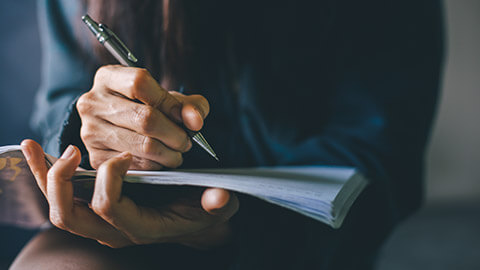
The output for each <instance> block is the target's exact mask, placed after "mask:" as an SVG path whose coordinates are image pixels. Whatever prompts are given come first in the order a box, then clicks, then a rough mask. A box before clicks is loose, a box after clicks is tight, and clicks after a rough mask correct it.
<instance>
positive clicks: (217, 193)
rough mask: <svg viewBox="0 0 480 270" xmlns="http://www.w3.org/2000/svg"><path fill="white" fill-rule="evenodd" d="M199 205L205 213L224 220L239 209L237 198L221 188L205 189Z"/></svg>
mask: <svg viewBox="0 0 480 270" xmlns="http://www.w3.org/2000/svg"><path fill="white" fill-rule="evenodd" d="M201 203H202V208H203V209H204V210H205V211H206V212H207V213H209V214H211V215H214V216H219V217H221V218H223V219H225V220H228V219H229V218H231V217H232V216H233V215H234V214H235V213H236V212H237V211H238V207H239V202H238V198H237V196H236V195H235V194H234V193H232V192H229V191H227V190H225V189H221V188H207V189H206V190H205V191H204V192H203V195H202V200H201Z"/></svg>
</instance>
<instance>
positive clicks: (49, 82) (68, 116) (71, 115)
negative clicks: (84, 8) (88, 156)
mask: <svg viewBox="0 0 480 270" xmlns="http://www.w3.org/2000/svg"><path fill="white" fill-rule="evenodd" d="M80 2H81V1H75V0H40V1H38V2H37V3H38V17H39V27H40V35H41V43H42V55H43V59H42V68H41V73H42V76H41V86H40V89H39V91H38V93H37V96H36V99H35V105H34V111H33V117H32V120H31V125H32V127H33V129H34V130H35V131H36V132H37V133H38V134H40V135H41V136H42V138H43V142H42V144H43V146H44V149H45V151H46V152H47V153H49V154H52V155H54V156H59V154H60V153H61V152H62V151H63V150H64V148H66V146H68V144H74V145H77V146H79V147H80V148H81V149H83V147H82V146H83V144H82V142H81V140H80V136H79V133H80V125H81V124H80V118H79V117H78V113H77V112H76V109H75V105H74V104H75V101H76V100H77V98H78V97H79V96H80V95H81V94H82V93H84V92H86V91H88V89H90V87H91V78H92V77H93V74H94V70H93V69H92V66H93V65H92V62H91V61H92V60H91V59H92V58H91V57H88V56H86V55H87V53H86V49H85V48H86V46H84V45H86V44H83V43H82V42H88V41H89V39H88V38H82V33H83V32H82V31H81V30H82V29H83V28H80V26H81V25H80V23H77V21H80V17H81V6H80Z"/></svg>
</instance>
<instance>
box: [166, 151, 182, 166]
mask: <svg viewBox="0 0 480 270" xmlns="http://www.w3.org/2000/svg"><path fill="white" fill-rule="evenodd" d="M182 164H183V156H182V154H180V153H178V152H177V153H175V155H174V157H173V158H172V159H169V160H167V161H166V162H165V166H167V167H169V168H178V167H180V166H181V165H182Z"/></svg>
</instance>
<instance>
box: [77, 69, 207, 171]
mask: <svg viewBox="0 0 480 270" xmlns="http://www.w3.org/2000/svg"><path fill="white" fill-rule="evenodd" d="M77 110H78V113H79V115H80V118H81V120H82V128H81V131H80V135H81V138H82V141H83V142H84V144H85V146H86V148H87V150H88V153H89V156H90V163H91V165H92V167H93V168H95V169H98V167H99V166H100V164H102V163H103V162H104V161H106V160H107V159H109V158H111V157H113V156H115V155H118V154H119V153H121V152H125V151H128V152H130V153H132V155H133V162H132V163H131V164H130V169H138V170H160V169H161V168H162V167H163V166H165V167H169V168H176V167H178V166H180V165H181V164H182V161H183V159H182V153H184V152H186V151H188V150H190V148H191V147H192V142H191V140H190V138H189V137H188V135H187V133H186V132H185V131H184V130H183V129H182V128H181V127H180V126H179V125H178V124H179V123H183V124H184V125H185V126H186V127H187V128H189V129H190V130H193V131H198V130H200V129H201V128H202V126H203V119H205V117H207V115H208V113H209V111H210V107H209V104H208V102H207V100H206V99H205V98H204V97H202V96H200V95H192V96H185V95H182V94H180V93H177V92H173V91H172V92H168V91H166V90H165V89H163V88H162V87H161V86H160V85H158V83H157V82H156V81H155V80H154V79H153V78H152V76H150V74H149V73H148V71H146V70H145V69H139V68H131V67H123V66H104V67H101V68H100V69H99V70H98V71H97V74H96V75H95V79H94V84H93V87H92V89H91V90H90V91H89V92H87V93H85V94H83V95H82V96H81V97H80V98H79V99H78V101H77Z"/></svg>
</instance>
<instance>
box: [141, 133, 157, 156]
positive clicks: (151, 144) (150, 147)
mask: <svg viewBox="0 0 480 270" xmlns="http://www.w3.org/2000/svg"><path fill="white" fill-rule="evenodd" d="M141 147H142V148H141V153H143V154H144V155H147V156H151V155H157V154H159V148H158V143H157V142H156V140H155V139H152V138H151V137H148V136H145V137H144V139H143V142H142V146H141Z"/></svg>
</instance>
